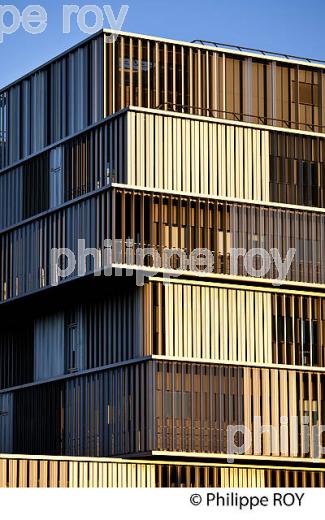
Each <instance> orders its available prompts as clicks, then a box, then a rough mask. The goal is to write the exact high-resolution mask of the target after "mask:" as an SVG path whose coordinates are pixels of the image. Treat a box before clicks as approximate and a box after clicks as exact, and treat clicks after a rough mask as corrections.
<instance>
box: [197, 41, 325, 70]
mask: <svg viewBox="0 0 325 520" xmlns="http://www.w3.org/2000/svg"><path fill="white" fill-rule="evenodd" d="M191 43H199V44H200V45H210V46H212V47H217V48H229V49H234V50H237V51H240V52H246V51H248V52H253V53H256V54H262V55H263V56H275V57H277V58H286V59H287V60H300V61H306V62H307V63H315V64H317V63H318V64H322V65H325V60H319V59H317V58H306V57H303V56H295V55H294V54H287V53H282V52H274V51H266V50H263V49H254V48H252V47H244V46H243V45H234V44H232V43H220V42H213V41H209V40H192V41H191Z"/></svg>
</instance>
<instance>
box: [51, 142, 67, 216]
mask: <svg viewBox="0 0 325 520" xmlns="http://www.w3.org/2000/svg"><path fill="white" fill-rule="evenodd" d="M63 187H64V167H63V147H62V146H59V147H58V148H55V149H54V150H51V152H50V208H55V207H56V206H59V205H60V204H62V203H63V201H64V199H63V192H64V189H63Z"/></svg>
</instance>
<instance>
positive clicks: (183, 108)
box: [155, 101, 325, 132]
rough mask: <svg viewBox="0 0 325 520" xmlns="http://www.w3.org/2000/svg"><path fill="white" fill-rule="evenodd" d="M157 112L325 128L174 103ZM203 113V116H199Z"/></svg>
mask: <svg viewBox="0 0 325 520" xmlns="http://www.w3.org/2000/svg"><path fill="white" fill-rule="evenodd" d="M155 110H171V111H173V110H174V111H175V112H181V111H186V113H189V111H195V112H196V114H194V115H206V116H207V117H209V116H210V117H217V118H222V117H223V118H224V119H230V117H228V116H231V117H232V118H233V120H234V121H241V122H245V123H256V124H261V125H269V126H280V125H277V123H280V124H281V125H283V126H286V127H287V128H294V129H296V130H309V131H312V132H317V131H318V132H323V129H324V128H325V127H324V125H316V124H314V123H299V122H297V121H288V120H286V119H278V118H275V117H267V116H256V115H253V114H245V113H244V112H230V111H229V110H219V109H216V108H209V107H196V106H193V105H182V104H177V103H172V102H168V101H167V102H164V103H160V104H159V105H157V106H156V107H155ZM199 112H201V114H199Z"/></svg>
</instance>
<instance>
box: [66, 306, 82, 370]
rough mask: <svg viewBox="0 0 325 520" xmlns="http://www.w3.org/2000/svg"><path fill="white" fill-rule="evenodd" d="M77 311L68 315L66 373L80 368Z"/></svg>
mask: <svg viewBox="0 0 325 520" xmlns="http://www.w3.org/2000/svg"><path fill="white" fill-rule="evenodd" d="M77 316H78V315H77V312H76V311H74V310H73V311H69V312H68V313H67V315H66V323H65V325H66V334H65V337H66V339H65V346H66V372H68V373H70V372H76V371H77V370H78V369H79V368H80V367H78V357H79V356H78V354H79V330H78V317H77Z"/></svg>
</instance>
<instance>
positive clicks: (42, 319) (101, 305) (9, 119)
mask: <svg viewBox="0 0 325 520" xmlns="http://www.w3.org/2000/svg"><path fill="white" fill-rule="evenodd" d="M113 36H114V38H112V33H111V32H109V31H104V32H101V33H100V34H97V35H95V36H93V37H92V38H90V39H88V40H86V41H85V42H83V43H81V44H80V45H78V46H77V47H75V48H73V49H70V51H68V52H66V53H65V54H63V55H61V56H59V57H57V58H55V59H54V60H52V61H51V62H49V63H48V64H46V65H44V66H42V67H41V68H39V69H37V70H36V71H34V72H32V73H30V74H29V75H27V76H25V77H23V78H22V79H20V80H19V81H17V82H15V83H14V84H12V85H10V86H8V87H7V88H5V89H3V90H2V91H1V92H0V136H1V142H0V168H1V170H0V316H1V319H0V453H2V455H0V486H12V487H15V486H22V487H24V486H30V487H37V486H40V487H43V486H46V487H47V486H50V487H51V486H63V487H65V486H68V487H78V486H82V487H100V486H104V487H106V486H120V487H130V486H135V487H146V486H147V487H154V486H157V487H163V486H167V487H172V486H189V487H190V486H193V487H194V486H195V487H199V486H212V487H215V486H220V487H227V486H228V487H232V486H235V487H250V486H252V487H257V486H261V487H271V486H295V487H303V486H315V487H317V486H321V487H323V486H324V485H325V473H324V471H325V470H324V467H325V466H324V462H323V458H324V446H325V402H324V396H325V368H324V364H325V294H324V289H325V262H324V259H323V255H324V252H325V64H322V63H316V62H312V61H311V60H303V59H302V58H299V59H298V58H290V57H285V56H283V57H282V56H274V55H272V54H270V55H267V54H266V55H265V54H261V53H254V52H252V51H243V50H238V49H230V48H221V47H219V46H218V45H212V44H210V43H209V42H207V43H205V42H198V43H192V44H188V43H183V42H176V41H168V40H164V39H156V38H150V37H146V36H141V35H130V34H126V33H114V35H113ZM166 250H169V251H172V254H170V256H169V257H168V259H169V263H168V264H165V263H164V261H163V262H162V261H161V259H166V258H165V256H164V254H165V252H166ZM66 251H69V254H67V253H66ZM262 251H264V252H265V254H266V256H262ZM200 252H201V253H202V255H203V252H204V255H205V258H206V259H208V261H207V264H208V267H209V269H205V267H207V265H203V264H202V265H200V266H199V267H197V265H196V264H195V265H194V264H193V262H192V260H193V253H195V254H196V255H197V254H198V253H200ZM234 255H235V256H234ZM250 255H251V256H250ZM80 258H81V260H80ZM195 258H196V260H198V257H197V256H195ZM234 258H235V260H236V262H234ZM262 259H263V261H262ZM323 425H324V428H322V427H323ZM261 427H262V428H264V432H261Z"/></svg>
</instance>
